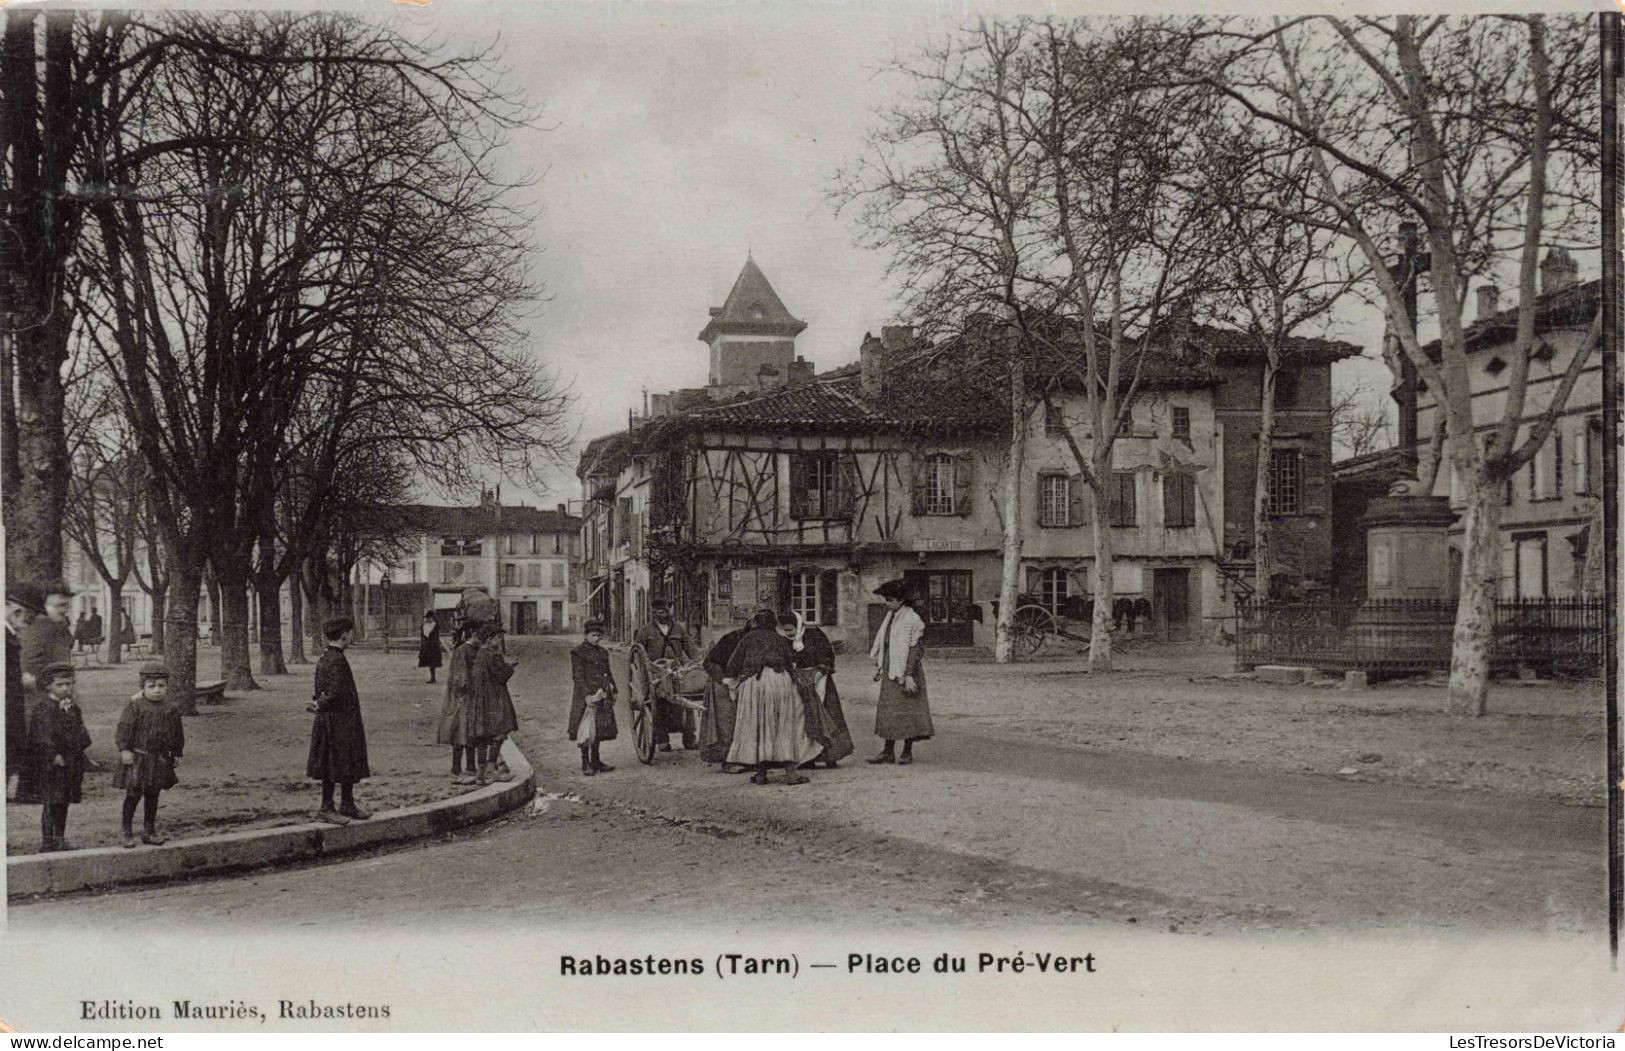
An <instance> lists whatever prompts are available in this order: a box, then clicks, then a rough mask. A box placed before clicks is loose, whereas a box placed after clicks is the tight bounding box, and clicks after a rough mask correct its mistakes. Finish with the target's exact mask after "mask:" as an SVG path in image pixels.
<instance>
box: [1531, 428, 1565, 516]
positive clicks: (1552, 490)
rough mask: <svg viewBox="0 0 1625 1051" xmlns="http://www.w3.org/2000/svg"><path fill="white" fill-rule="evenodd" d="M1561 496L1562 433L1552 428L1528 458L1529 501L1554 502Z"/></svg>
mask: <svg viewBox="0 0 1625 1051" xmlns="http://www.w3.org/2000/svg"><path fill="white" fill-rule="evenodd" d="M1561 495H1563V433H1562V432H1561V431H1559V430H1557V429H1556V428H1553V430H1552V433H1551V434H1549V435H1548V436H1547V437H1546V442H1545V444H1543V445H1542V446H1541V447H1540V448H1539V449H1536V450H1535V455H1534V456H1532V457H1530V458H1529V499H1531V500H1555V499H1557V498H1558V497H1559V496H1561Z"/></svg>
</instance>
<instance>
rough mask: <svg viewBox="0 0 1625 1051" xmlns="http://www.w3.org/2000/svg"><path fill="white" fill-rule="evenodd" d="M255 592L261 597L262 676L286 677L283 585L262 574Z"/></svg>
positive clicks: (255, 585) (257, 581)
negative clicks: (283, 635) (283, 633)
mask: <svg viewBox="0 0 1625 1051" xmlns="http://www.w3.org/2000/svg"><path fill="white" fill-rule="evenodd" d="M254 591H255V593H256V594H257V595H258V596H259V616H260V674H261V675H286V674H288V666H287V665H286V664H284V663H283V661H282V584H281V582H280V581H275V580H270V579H267V577H266V576H265V575H264V574H261V575H260V578H259V579H258V580H256V581H255V583H254Z"/></svg>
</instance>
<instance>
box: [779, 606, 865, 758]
mask: <svg viewBox="0 0 1625 1051" xmlns="http://www.w3.org/2000/svg"><path fill="white" fill-rule="evenodd" d="M779 634H781V635H784V636H785V637H786V638H788V639H789V640H790V673H791V674H792V675H794V676H795V680H796V688H797V689H798V690H799V691H800V692H801V703H802V707H804V708H805V709H806V711H807V725H808V727H809V729H812V732H813V737H814V738H816V739H817V741H818V743H819V744H821V745H823V746H824V750H823V751H822V752H821V753H819V756H818V759H817V762H820V763H823V764H824V765H825V766H826V767H828V768H829V769H831V770H833V769H835V764H836V763H838V762H840V761H841V760H842V759H845V758H846V757H847V756H849V755H851V754H852V752H853V745H852V731H851V730H848V729H847V727H846V713H845V712H843V711H841V695H840V693H839V692H838V691H837V690H836V689H835V647H833V646H831V645H830V642H829V636H828V635H825V634H824V633H823V631H821V630H820V629H818V628H815V627H813V626H811V625H809V624H808V623H807V622H806V621H805V620H803V619H802V617H801V614H799V613H781V614H779Z"/></svg>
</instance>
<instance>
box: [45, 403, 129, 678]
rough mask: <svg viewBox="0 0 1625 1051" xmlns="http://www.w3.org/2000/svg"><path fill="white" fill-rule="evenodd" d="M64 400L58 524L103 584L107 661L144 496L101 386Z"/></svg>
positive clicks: (115, 653) (115, 654)
mask: <svg viewBox="0 0 1625 1051" xmlns="http://www.w3.org/2000/svg"><path fill="white" fill-rule="evenodd" d="M77 388H78V389H77V390H74V391H73V392H72V394H71V395H70V397H69V399H68V413H67V422H68V423H69V426H68V433H70V434H72V435H73V439H74V440H73V442H72V445H71V446H70V463H71V465H72V468H71V473H70V475H69V479H68V503H67V508H66V512H67V513H66V515H65V517H64V518H63V522H62V526H63V530H64V532H66V533H67V535H68V537H69V538H70V539H72V540H73V542H74V543H75V544H77V545H78V546H79V550H80V551H81V552H83V553H84V556H85V557H86V558H87V559H89V561H90V564H91V566H92V567H93V568H94V569H95V570H96V574H97V575H98V576H99V577H100V578H101V579H102V580H103V581H104V582H105V583H106V584H107V589H108V610H107V633H106V638H105V642H106V643H107V661H108V663H109V664H118V663H119V662H120V661H121V660H122V659H123V647H124V639H123V637H122V631H121V630H120V629H121V623H120V617H121V616H122V615H123V611H124V601H123V598H124V589H125V587H126V586H127V585H128V584H129V582H130V576H131V574H132V573H133V572H134V571H135V568H136V549H137V546H138V545H139V543H140V527H141V513H142V507H143V501H144V499H145V497H144V495H143V494H142V492H141V489H140V481H141V471H140V469H139V465H138V464H137V463H136V462H135V458H134V457H133V456H132V455H131V454H130V451H129V442H128V437H127V433H126V428H125V426H124V420H123V417H122V416H121V415H120V414H119V412H118V409H117V406H116V405H115V404H114V403H113V401H112V399H111V398H110V397H109V395H110V393H111V392H110V391H108V390H107V388H106V386H105V385H104V384H96V383H94V382H92V381H89V380H86V381H84V382H81V383H80V384H78V385H77Z"/></svg>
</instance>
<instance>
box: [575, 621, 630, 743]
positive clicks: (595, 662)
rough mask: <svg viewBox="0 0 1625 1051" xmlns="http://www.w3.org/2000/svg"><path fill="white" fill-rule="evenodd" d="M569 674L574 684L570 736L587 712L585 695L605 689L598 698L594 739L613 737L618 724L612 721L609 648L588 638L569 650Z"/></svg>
mask: <svg viewBox="0 0 1625 1051" xmlns="http://www.w3.org/2000/svg"><path fill="white" fill-rule="evenodd" d="M570 678H571V680H572V685H573V688H574V689H573V693H572V694H571V697H570V727H569V734H570V740H572V741H574V740H575V739H576V731H578V730H579V729H580V728H581V719H582V717H583V716H584V715H586V714H587V698H588V697H589V696H590V695H592V694H593V693H596V692H597V691H599V690H603V691H604V697H603V699H602V700H600V701H599V702H598V711H597V716H596V717H597V721H598V736H597V740H600V741H613V740H615V736H616V734H617V733H618V731H619V727H617V726H616V724H615V695H616V689H615V676H614V674H613V673H611V672H610V670H609V651H608V650H606V649H604V647H602V646H594V645H593V644H592V643H590V642H583V643H582V644H581V645H579V646H577V647H576V648H575V649H573V650H571V651H570Z"/></svg>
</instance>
